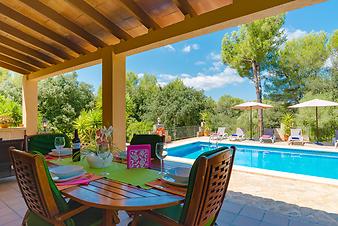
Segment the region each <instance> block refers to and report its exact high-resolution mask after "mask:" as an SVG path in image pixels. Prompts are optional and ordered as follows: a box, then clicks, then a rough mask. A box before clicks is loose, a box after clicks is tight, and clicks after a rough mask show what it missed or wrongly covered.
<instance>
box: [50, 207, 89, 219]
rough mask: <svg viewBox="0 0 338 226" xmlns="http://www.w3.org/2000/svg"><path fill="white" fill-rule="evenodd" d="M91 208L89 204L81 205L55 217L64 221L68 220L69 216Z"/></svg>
mask: <svg viewBox="0 0 338 226" xmlns="http://www.w3.org/2000/svg"><path fill="white" fill-rule="evenodd" d="M89 208H90V207H89V206H80V207H78V208H76V209H73V210H70V211H68V212H66V213H62V214H59V215H58V216H56V217H55V219H56V220H58V221H62V222H63V221H65V220H67V219H69V218H71V217H73V216H75V215H77V214H79V213H81V212H83V211H85V210H87V209H89Z"/></svg>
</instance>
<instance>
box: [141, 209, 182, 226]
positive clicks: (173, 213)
mask: <svg viewBox="0 0 338 226" xmlns="http://www.w3.org/2000/svg"><path fill="white" fill-rule="evenodd" d="M182 209H183V205H177V206H171V207H167V208H162V209H156V210H154V212H156V213H158V214H161V215H163V216H166V217H168V218H170V219H172V220H174V221H176V222H178V221H179V219H180V217H181V213H182ZM150 225H151V226H161V224H159V223H157V222H153V221H150V220H149V219H146V218H144V217H140V219H139V222H138V224H137V226H150Z"/></svg>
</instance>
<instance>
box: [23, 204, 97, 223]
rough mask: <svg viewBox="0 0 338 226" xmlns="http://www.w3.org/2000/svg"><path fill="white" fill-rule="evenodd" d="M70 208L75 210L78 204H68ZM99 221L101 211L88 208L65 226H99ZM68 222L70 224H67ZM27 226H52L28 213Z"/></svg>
mask: <svg viewBox="0 0 338 226" xmlns="http://www.w3.org/2000/svg"><path fill="white" fill-rule="evenodd" d="M69 204H70V206H71V209H73V208H77V207H78V206H79V205H80V204H78V203H75V202H70V203H69ZM101 219H102V210H100V209H96V208H90V209H87V210H86V211H84V212H81V213H79V214H77V215H75V216H74V217H72V218H71V221H68V223H67V222H66V225H67V226H69V225H72V226H99V225H101V222H102V221H101ZM69 222H72V223H70V224H69ZM27 223H28V226H53V225H52V224H50V223H48V222H46V221H45V220H43V219H42V218H41V217H39V216H38V215H36V214H35V213H33V212H30V213H29V216H28V221H27Z"/></svg>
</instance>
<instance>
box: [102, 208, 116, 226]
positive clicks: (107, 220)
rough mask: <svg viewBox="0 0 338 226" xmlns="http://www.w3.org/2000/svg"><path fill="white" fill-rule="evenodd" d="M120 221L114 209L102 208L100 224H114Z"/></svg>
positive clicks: (110, 225)
mask: <svg viewBox="0 0 338 226" xmlns="http://www.w3.org/2000/svg"><path fill="white" fill-rule="evenodd" d="M118 223H120V219H119V215H118V212H117V211H116V210H104V214H103V219H102V225H103V226H115V225H117V224H118Z"/></svg>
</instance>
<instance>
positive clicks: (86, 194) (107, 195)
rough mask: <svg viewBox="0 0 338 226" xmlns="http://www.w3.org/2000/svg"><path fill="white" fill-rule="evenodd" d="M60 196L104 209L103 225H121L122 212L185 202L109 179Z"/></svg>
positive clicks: (92, 182)
mask: <svg viewBox="0 0 338 226" xmlns="http://www.w3.org/2000/svg"><path fill="white" fill-rule="evenodd" d="M61 193H62V194H63V195H64V196H65V197H67V198H69V199H71V200H74V201H76V202H78V203H80V204H82V205H86V206H89V207H94V208H100V209H103V225H104V226H108V225H109V226H112V225H116V224H118V223H119V222H120V219H119V217H118V211H119V210H124V211H128V212H138V211H146V210H152V209H158V208H165V207H169V206H175V205H178V204H181V203H183V202H184V199H185V198H184V197H182V196H178V195H175V194H172V193H169V192H166V191H163V190H162V191H161V190H159V189H156V188H150V189H143V188H140V187H137V186H133V185H129V184H125V183H122V182H118V181H115V180H112V179H107V178H99V179H96V180H93V181H91V182H90V183H89V184H88V185H76V186H73V187H70V188H66V189H64V190H61Z"/></svg>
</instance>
